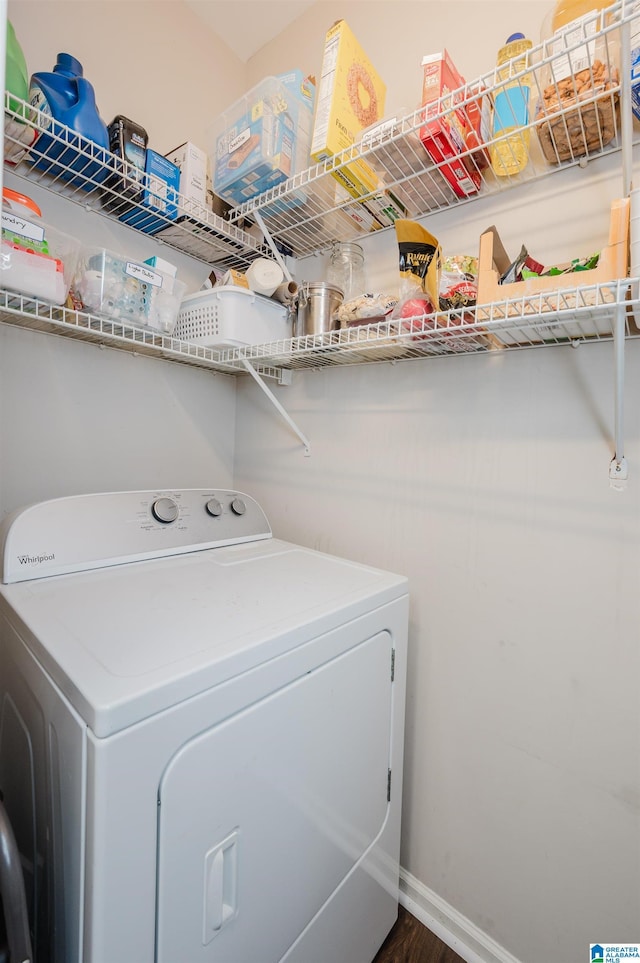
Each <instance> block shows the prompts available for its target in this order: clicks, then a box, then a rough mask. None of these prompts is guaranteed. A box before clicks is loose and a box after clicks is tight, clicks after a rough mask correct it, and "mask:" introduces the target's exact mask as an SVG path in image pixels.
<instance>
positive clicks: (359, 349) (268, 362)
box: [0, 278, 640, 381]
mask: <svg viewBox="0 0 640 963" xmlns="http://www.w3.org/2000/svg"><path fill="white" fill-rule="evenodd" d="M639 284H640V281H639V280H638V279H634V278H626V279H624V280H621V281H617V282H612V283H608V284H600V285H591V286H589V287H580V288H567V289H565V290H562V291H556V292H553V294H551V295H549V294H545V295H541V294H537V295H533V296H527V297H523V298H519V299H512V300H508V301H501V302H496V303H494V304H491V305H483V306H479V307H478V308H475V309H470V308H466V309H465V310H464V311H463V312H460V311H448V312H439V313H437V314H434V315H432V316H424V317H421V318H418V317H415V318H410V319H404V320H391V319H387V320H384V321H378V322H375V323H372V324H367V325H364V324H363V325H353V326H351V327H346V328H342V329H341V330H337V331H329V332H326V333H324V334H317V335H305V336H303V337H297V338H289V339H285V340H281V341H275V342H271V343H269V344H260V345H247V346H244V347H234V348H219V349H216V348H205V347H201V346H199V345H195V344H190V343H189V342H186V341H180V340H179V339H177V338H173V337H170V336H167V335H161V334H157V333H155V332H154V331H151V330H149V329H141V328H140V329H139V328H135V327H133V326H131V325H127V324H123V323H121V322H117V321H111V320H109V319H107V318H101V317H97V316H95V315H91V314H85V313H83V312H80V311H73V310H70V309H69V308H64V307H57V306H54V305H50V304H45V303H43V302H41V301H37V300H35V299H34V298H29V297H25V296H23V295H19V294H14V293H12V292H9V291H0V321H1V322H4V323H6V324H12V325H18V326H20V327H24V328H28V329H31V330H36V331H43V332H47V333H49V334H56V335H61V336H64V337H70V338H74V339H78V340H82V341H89V342H92V343H94V344H99V345H104V346H108V347H112V348H117V349H120V350H124V351H129V352H131V353H134V354H143V355H148V356H151V357H156V358H160V359H164V360H168V361H177V362H180V363H182V364H189V365H192V366H196V367H200V368H208V369H210V370H213V371H217V372H220V373H223V374H230V375H239V374H246V373H247V367H246V365H247V363H248V364H250V365H251V366H252V368H253V369H254V370H255V371H257V372H258V373H259V374H261V375H262V377H265V378H273V379H277V380H279V381H282V370H283V369H285V370H291V371H293V370H301V369H313V368H323V367H328V366H337V365H356V364H363V363H375V362H388V361H392V362H396V361H408V360H413V359H418V358H420V359H425V358H436V357H437V358H442V357H448V356H460V355H465V354H478V353H486V352H489V351H491V352H501V351H508V350H513V349H519V348H534V347H544V346H548V345H559V344H565V345H566V344H570V345H573V346H577V345H579V344H593V343H597V342H602V341H611V340H612V339H613V333H614V323H615V319H616V316H617V312H618V310H619V309H620V307H622V310H624V312H625V334H626V337H627V338H637V337H640V328H639V327H638V326H637V325H636V316H639V310H640V297H639V295H638V285H639Z"/></svg>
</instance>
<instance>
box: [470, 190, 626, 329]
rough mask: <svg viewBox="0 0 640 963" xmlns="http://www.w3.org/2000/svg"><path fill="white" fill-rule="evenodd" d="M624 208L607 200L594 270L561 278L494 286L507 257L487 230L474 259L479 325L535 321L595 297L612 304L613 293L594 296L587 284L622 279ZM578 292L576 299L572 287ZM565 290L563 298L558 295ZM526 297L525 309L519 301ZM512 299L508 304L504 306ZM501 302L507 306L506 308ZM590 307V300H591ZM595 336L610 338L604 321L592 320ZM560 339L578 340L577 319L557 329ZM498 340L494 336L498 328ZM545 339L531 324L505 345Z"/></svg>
mask: <svg viewBox="0 0 640 963" xmlns="http://www.w3.org/2000/svg"><path fill="white" fill-rule="evenodd" d="M629 210H630V201H629V198H628V197H624V198H621V199H618V200H615V201H613V203H612V205H611V214H610V220H609V239H608V243H607V244H606V245H605V246H604V247H603V248H602V250H601V252H600V256H599V259H598V264H597V266H596V267H595V268H592V269H591V270H585V271H573V272H571V273H567V274H556V275H551V276H540V277H531V278H526V279H524V280H522V281H514V282H513V283H511V284H500V278H501V277H502V275H503V274H504V273H505V271H506V270H507V268H508V267H509V265H510V264H511V260H510V258H509V255H508V254H507V252H506V250H505V248H504V245H503V243H502V241H501V240H500V235H499V234H498V232H497V230H496V228H495V227H493V226H492V227H490V228H488V229H487V230H486V231H485V232H484V233H483V234H482V235H481V237H480V255H479V258H478V298H477V307H476V312H477V318H478V320H479V321H483V322H485V321H491V320H492V321H497V322H498V325H499V324H500V319H501V318H504V319H505V320H507V319H509V318H521V317H522V318H524V317H525V316H526V315H527V314H531V315H532V316H533V317H536V316H537V315H539V314H540V313H544V312H553V311H556V310H559V309H560V308H563V309H567V308H576V307H580V306H584V305H585V304H588V303H590V301H591V300H594V299H598V300H603V301H605V302H613V301H614V300H615V297H616V294H615V289H611V290H609V289H607V288H606V287H605V289H604V290H603V291H600V292H599V293H598V294H596V290H595V289H594V288H592V289H591V290H590V286H593V285H606V283H607V282H609V281H617V280H619V279H622V278H625V277H627V273H628V266H629ZM578 288H580V289H581V290H582V292H583V293H582V294H580V296H579V298H578V297H576V295H575V289H578ZM562 291H565V292H566V294H565V295H559V294H558V292H562ZM527 298H530V299H531V302H532V303H531V308H530V310H529V309H527V307H526V305H524V303H523V299H525V300H526V299H527ZM511 300H514V303H513V304H510V303H509V302H510V301H511ZM504 302H507V303H506V304H505V303H504ZM594 303H595V302H594ZM595 323H596V324H597V328H598V332H599V333H602V334H610V333H611V328H610V321H609V320H608V319H606V318H604V319H602V320H599V321H597V322H595ZM547 328H548V329H549V332H548V333H549V340H554V339H555V337H556V332H555V330H553V326H547ZM562 331H563V332H564V335H565V336H566V337H572V336H575V337H580V335H581V327H580V322H579V319H577V320H576V322H575V324H574V325H573V326H572V325H570V324H569V325H567V324H564V325H563V326H562ZM498 336H499V337H500V336H501V335H500V332H499V330H498ZM544 340H545V328H541V327H539V326H536V325H534V323H533V322H532V325H531V326H530V327H524V326H523V327H522V328H521V329H519V331H517V332H516V333H515V334H514V332H513V331H511V330H510V331H509V333H508V343H514V342H519V343H523V344H524V343H527V344H528V343H535V342H540V341H544Z"/></svg>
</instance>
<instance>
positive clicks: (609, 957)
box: [589, 943, 640, 963]
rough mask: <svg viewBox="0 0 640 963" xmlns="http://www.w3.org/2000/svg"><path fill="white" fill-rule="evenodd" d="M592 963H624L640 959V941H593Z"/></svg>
mask: <svg viewBox="0 0 640 963" xmlns="http://www.w3.org/2000/svg"><path fill="white" fill-rule="evenodd" d="M589 951H590V956H589V961H590V963H624V961H626V960H638V961H640V943H591V944H590V945H589Z"/></svg>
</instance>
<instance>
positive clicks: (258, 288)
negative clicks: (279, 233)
mask: <svg viewBox="0 0 640 963" xmlns="http://www.w3.org/2000/svg"><path fill="white" fill-rule="evenodd" d="M246 278H247V281H248V282H249V287H250V288H251V290H252V291H255V293H256V294H265V295H266V296H267V297H268V298H270V297H271V295H272V294H273V292H274V291H275V289H276V288H277V287H278V286H279V285H280V284H282V282H283V280H284V274H283V273H282V268H281V267H280V266H279V265H278V264H276V262H275V261H270V260H269V258H266V257H259V258H258V259H257V260H255V261H254V262H253V263H252V264H251V266H250V267H249V268H248V269H247V271H246Z"/></svg>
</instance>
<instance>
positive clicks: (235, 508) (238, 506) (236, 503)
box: [231, 498, 247, 515]
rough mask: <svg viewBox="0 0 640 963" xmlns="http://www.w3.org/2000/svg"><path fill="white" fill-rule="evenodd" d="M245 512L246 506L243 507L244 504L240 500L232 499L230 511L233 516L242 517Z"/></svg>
mask: <svg viewBox="0 0 640 963" xmlns="http://www.w3.org/2000/svg"><path fill="white" fill-rule="evenodd" d="M246 510H247V506H246V505H245V503H244V502H243V501H242V499H241V498H234V499H233V501H232V502H231V511H232V512H233V513H234V514H235V515H244V513H245V512H246Z"/></svg>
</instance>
